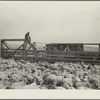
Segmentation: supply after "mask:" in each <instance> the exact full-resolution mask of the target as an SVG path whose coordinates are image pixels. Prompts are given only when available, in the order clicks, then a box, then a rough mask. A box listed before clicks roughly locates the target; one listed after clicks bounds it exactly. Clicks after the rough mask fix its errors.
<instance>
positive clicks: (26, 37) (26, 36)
mask: <svg viewBox="0 0 100 100" xmlns="http://www.w3.org/2000/svg"><path fill="white" fill-rule="evenodd" d="M29 34H30V32H27V33H26V34H25V39H26V40H27V42H29V43H30V42H31V37H30V35H29Z"/></svg>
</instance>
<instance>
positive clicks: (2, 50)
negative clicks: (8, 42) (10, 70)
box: [1, 40, 4, 58]
mask: <svg viewBox="0 0 100 100" xmlns="http://www.w3.org/2000/svg"><path fill="white" fill-rule="evenodd" d="M3 55H4V41H3V40H1V57H2V58H3V57H4V56H3Z"/></svg>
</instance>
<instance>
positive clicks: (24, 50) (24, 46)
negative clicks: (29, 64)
mask: <svg viewBox="0 0 100 100" xmlns="http://www.w3.org/2000/svg"><path fill="white" fill-rule="evenodd" d="M26 47H27V41H26V40H24V45H23V59H24V60H26V56H27V55H26Z"/></svg>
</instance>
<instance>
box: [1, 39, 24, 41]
mask: <svg viewBox="0 0 100 100" xmlns="http://www.w3.org/2000/svg"><path fill="white" fill-rule="evenodd" d="M1 41H25V39H2V40H1Z"/></svg>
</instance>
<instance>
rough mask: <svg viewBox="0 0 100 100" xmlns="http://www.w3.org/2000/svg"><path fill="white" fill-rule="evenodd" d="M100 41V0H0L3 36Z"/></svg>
mask: <svg viewBox="0 0 100 100" xmlns="http://www.w3.org/2000/svg"><path fill="white" fill-rule="evenodd" d="M28 31H29V32H30V36H31V39H32V42H34V41H35V42H40V43H54V42H56V43H100V1H0V39H23V38H24V36H25V33H27V32H28Z"/></svg>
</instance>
